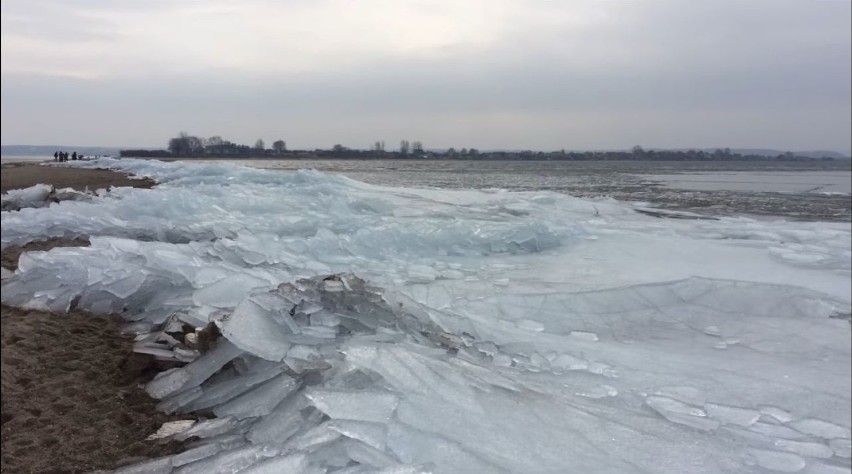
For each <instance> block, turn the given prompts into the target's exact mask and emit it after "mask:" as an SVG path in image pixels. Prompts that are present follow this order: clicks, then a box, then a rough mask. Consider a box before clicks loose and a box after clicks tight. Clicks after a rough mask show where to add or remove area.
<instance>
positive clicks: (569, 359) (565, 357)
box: [550, 354, 589, 371]
mask: <svg viewBox="0 0 852 474" xmlns="http://www.w3.org/2000/svg"><path fill="white" fill-rule="evenodd" d="M550 367H551V368H552V369H554V370H559V371H562V370H586V369H588V368H589V363H588V362H587V361H585V360H583V359H580V358H578V357H574V356H573V355H571V354H559V355H558V356H556V358H555V359H553V360H552V361H550Z"/></svg>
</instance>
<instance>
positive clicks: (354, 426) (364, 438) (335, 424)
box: [329, 420, 388, 451]
mask: <svg viewBox="0 0 852 474" xmlns="http://www.w3.org/2000/svg"><path fill="white" fill-rule="evenodd" d="M329 428H331V429H333V430H335V431H337V432H339V433H340V434H342V435H344V436H347V437H349V438H352V439H357V440H358V441H361V442H363V443H366V444H367V445H369V446H372V447H373V448H375V449H378V450H380V451H384V449H385V443H386V440H387V435H388V430H387V426H386V425H384V424H382V423H371V422H368V421H353V420H332V421H331V422H330V423H329Z"/></svg>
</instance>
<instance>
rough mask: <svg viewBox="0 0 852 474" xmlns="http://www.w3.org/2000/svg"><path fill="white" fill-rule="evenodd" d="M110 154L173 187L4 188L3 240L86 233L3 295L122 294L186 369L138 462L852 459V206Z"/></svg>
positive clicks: (541, 466) (814, 468) (27, 270)
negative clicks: (611, 194)
mask: <svg viewBox="0 0 852 474" xmlns="http://www.w3.org/2000/svg"><path fill="white" fill-rule="evenodd" d="M95 165H98V166H105V165H108V166H115V167H118V168H120V169H122V170H123V171H127V172H131V173H136V174H139V175H147V176H151V177H153V178H156V179H157V180H158V181H159V182H161V183H163V184H162V185H161V186H160V187H158V188H157V189H155V190H135V189H118V190H115V191H113V192H112V193H111V197H110V198H104V199H100V198H94V199H92V200H91V201H90V202H87V203H66V204H63V205H61V206H49V207H44V208H34V209H23V210H21V211H20V212H3V213H2V216H0V217H2V229H3V232H2V239H0V241H2V246H3V247H4V248H5V247H6V246H8V245H12V244H18V245H20V244H23V243H26V242H29V241H31V240H34V239H43V238H45V237H51V236H68V235H89V236H92V237H91V243H92V245H91V247H88V248H64V249H59V248H57V249H53V250H51V251H49V252H29V253H26V254H24V255H22V257H21V259H20V261H19V268H18V270H17V271H16V272H15V273H14V274H13V275H12V276H10V277H9V278H7V279H5V280H3V292H2V301H3V302H4V303H6V304H12V305H16V306H21V307H25V308H45V309H50V310H55V311H63V310H65V309H68V308H71V307H74V308H80V309H84V310H87V311H93V312H97V313H106V312H117V313H120V314H122V316H123V317H124V318H125V319H126V320H127V322H128V325H127V327H126V328H125V331H126V333H127V334H130V335H133V337H135V344H136V346H135V347H136V349H137V350H138V351H140V352H144V353H147V354H152V355H153V356H154V357H157V358H160V359H165V360H167V361H168V362H169V364H172V365H177V366H178V367H176V368H174V369H172V370H171V371H167V372H164V373H162V374H160V375H159V376H158V377H157V378H155V379H154V380H153V381H152V382H151V383H150V384H149V385H148V387H147V389H148V390H149V392H150V393H151V394H153V395H155V396H157V397H159V398H160V399H161V400H160V405H159V406H160V408H161V409H162V410H165V411H173V412H176V413H186V414H192V416H194V417H197V418H200V419H201V421H199V422H198V423H197V424H195V425H193V426H192V427H191V428H189V429H188V430H186V431H184V432H181V433H178V434H175V435H174V436H175V437H176V438H181V439H184V440H185V441H186V442H187V443H188V444H187V450H186V451H185V452H183V453H180V454H177V455H174V456H168V457H166V458H162V459H158V460H153V461H150V462H149V463H147V464H146V465H145V466H147V467H145V466H136V467H132V468H128V469H137V470H138V469H148V470H149V471H152V472H173V471H177V472H217V469H220V470H225V471H232V470H238V469H241V470H242V471H244V472H252V471H254V472H270V471H273V472H274V471H275V470H280V469H291V468H292V469H296V470H298V471H301V472H327V471H328V472H334V471H339V472H399V473H402V472H429V471H435V472H541V471H551V472H636V471H642V472H671V473H674V472H704V473H716V472H750V471H760V470H768V469H781V470H785V469H786V470H794V469H800V470H806V472H830V471H831V470H832V469H834V470H836V468H839V469H845V470H846V471H848V470H849V466H850V460H849V434H848V430H849V424H848V420H849V418H850V404H849V389H848V387H849V382H850V373H849V360H850V341H849V337H848V336H849V333H848V329H849V325H848V324H847V322H846V321H844V320H838V319H833V318H832V317H831V315H836V314H844V315H845V314H848V313H849V310H850V308H849V300H850V296H849V287H850V285H849V270H850V267H852V264H850V256H852V253H850V238H849V237H850V229H849V227H848V224H823V223H817V224H815V223H790V222H782V223H772V222H756V221H753V220H749V219H731V218H724V219H720V220H719V221H698V220H680V221H673V220H667V221H661V220H655V219H651V218H649V217H647V216H644V215H639V214H637V213H635V212H633V211H632V210H631V209H630V207H629V206H626V205H624V204H621V203H617V202H614V201H611V200H598V201H596V202H595V205H594V207H599V208H600V209H601V210H602V211H604V212H601V213H600V215H598V216H595V215H594V213H593V212H591V211H590V210H591V208H592V206H591V205H590V203H589V202H588V201H583V200H578V199H575V198H571V197H569V196H563V195H557V194H554V193H504V192H499V191H494V192H490V191H489V192H478V191H477V192H473V191H448V190H427V189H389V188H380V187H375V186H369V185H365V184H363V183H358V182H355V181H352V180H347V179H345V178H341V177H335V176H328V175H324V174H322V173H317V172H312V171H302V172H297V173H272V172H265V171H259V170H250V169H246V168H242V167H239V166H223V165H199V164H189V163H170V164H165V163H159V162H156V161H153V160H120V161H119V160H115V161H113V160H106V161H102V162H99V163H80V164H74V165H73V166H82V167H87V166H95ZM60 208H61V209H60ZM696 256H698V258H696ZM817 257H818V258H817ZM671 262H676V263H671ZM352 272H354V273H357V275H358V276H357V277H356V276H355V275H354V274H352ZM694 275H700V276H694ZM711 327H715V328H716V331H714V330H712V329H711V330H709V332H710V333H711V334H704V329H705V328H711ZM578 331H581V332H582V333H585V335H579V334H578ZM592 335H594V337H592ZM578 336H579V337H578ZM708 336H710V337H708ZM595 338H596V339H597V340H593V339H595ZM714 343H718V344H720V345H722V344H724V345H725V347H727V348H728V350H714V348H713V344H714ZM734 344H736V347H733V346H734ZM755 418H756V419H755ZM732 443H736V446H737V447H739V448H741V449H731V447H732ZM829 449H830V450H831V456H830V457H829V451H828V450H829ZM648 453H654V456H649V455H648ZM802 462H804V463H805V464H804V467H802Z"/></svg>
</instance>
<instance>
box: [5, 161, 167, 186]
mask: <svg viewBox="0 0 852 474" xmlns="http://www.w3.org/2000/svg"><path fill="white" fill-rule="evenodd" d="M0 175H2V177H0V181H2V183H0V192H4V193H5V192H6V191H8V190H10V189H18V188H27V187H30V186H34V185H36V184H39V183H45V184H52V185H54V186H55V187H56V188H74V189H76V190H77V191H83V190H85V189H86V188H89V189H90V190H92V191H94V190H96V189H99V188H108V187H110V186H130V187H134V188H151V187H153V186H154V185H155V184H157V183H155V182H154V181H151V180H150V179H132V178H130V177H129V176H127V175H125V174H122V173H116V172H114V171H110V170H97V169H95V170H92V169H81V168H63V167H59V166H43V165H42V164H41V163H31V162H13V163H3V167H2V173H0Z"/></svg>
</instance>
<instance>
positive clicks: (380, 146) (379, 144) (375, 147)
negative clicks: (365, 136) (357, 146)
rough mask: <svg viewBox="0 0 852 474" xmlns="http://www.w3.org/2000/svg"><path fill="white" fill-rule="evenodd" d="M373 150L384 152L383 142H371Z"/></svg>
mask: <svg viewBox="0 0 852 474" xmlns="http://www.w3.org/2000/svg"><path fill="white" fill-rule="evenodd" d="M373 151H375V152H376V153H384V152H385V142H384V141H378V140H377V141H376V143H374V144H373Z"/></svg>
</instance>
